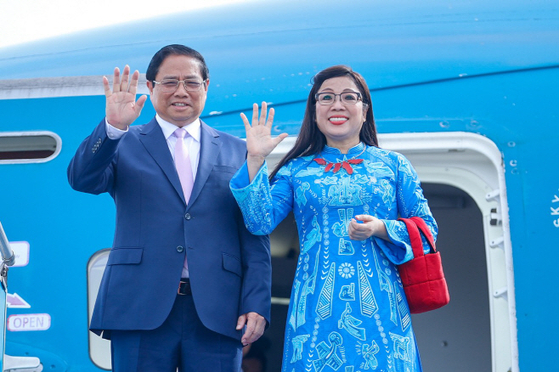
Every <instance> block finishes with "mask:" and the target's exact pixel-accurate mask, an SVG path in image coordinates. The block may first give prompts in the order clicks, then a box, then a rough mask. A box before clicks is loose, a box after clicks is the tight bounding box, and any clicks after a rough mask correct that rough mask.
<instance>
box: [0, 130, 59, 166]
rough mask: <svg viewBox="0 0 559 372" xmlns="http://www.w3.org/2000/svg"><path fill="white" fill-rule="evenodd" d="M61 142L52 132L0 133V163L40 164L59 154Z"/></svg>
mask: <svg viewBox="0 0 559 372" xmlns="http://www.w3.org/2000/svg"><path fill="white" fill-rule="evenodd" d="M61 145H62V140H61V139H60V137H59V136H58V135H56V134H55V133H52V132H46V131H41V132H4V133H2V132H0V163H42V162H46V161H49V160H52V159H54V158H55V157H56V156H57V155H58V154H59V153H60V147H61Z"/></svg>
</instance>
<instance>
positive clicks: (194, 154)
mask: <svg viewBox="0 0 559 372" xmlns="http://www.w3.org/2000/svg"><path fill="white" fill-rule="evenodd" d="M155 119H156V120H157V124H159V126H160V127H161V130H162V131H163V135H164V136H165V139H166V140H167V146H169V151H170V152H171V156H172V157H173V160H174V157H175V144H176V143H177V137H175V136H173V133H174V132H175V130H176V129H177V126H176V125H174V124H172V123H169V122H168V121H165V120H163V119H162V118H161V117H160V116H159V114H156V115H155ZM105 123H106V124H105V128H106V131H107V136H108V137H109V138H110V139H112V140H115V139H119V138H121V137H122V136H123V135H124V134H126V132H128V129H127V130H121V129H118V128H116V127H114V126H112V125H111V124H110V123H109V122H108V121H107V120H106V119H105ZM183 128H184V129H185V130H186V131H187V132H188V134H189V135H188V136H186V137H185V138H184V142H185V144H186V146H187V147H188V156H189V157H190V165H191V166H192V179H193V180H196V173H197V172H198V163H199V162H200V130H201V129H200V128H201V123H200V119H198V118H197V119H196V120H194V121H193V122H192V123H190V124H188V125H185V126H184V127H183Z"/></svg>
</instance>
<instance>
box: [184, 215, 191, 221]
mask: <svg viewBox="0 0 559 372" xmlns="http://www.w3.org/2000/svg"><path fill="white" fill-rule="evenodd" d="M191 218H192V217H191V216H190V213H187V214H185V215H184V219H185V220H189V219H191Z"/></svg>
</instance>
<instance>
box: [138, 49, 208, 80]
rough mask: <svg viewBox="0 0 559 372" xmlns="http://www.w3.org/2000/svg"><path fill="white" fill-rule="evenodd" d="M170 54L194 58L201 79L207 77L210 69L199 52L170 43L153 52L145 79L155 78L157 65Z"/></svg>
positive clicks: (206, 78) (157, 70)
mask: <svg viewBox="0 0 559 372" xmlns="http://www.w3.org/2000/svg"><path fill="white" fill-rule="evenodd" d="M170 55H182V56H187V57H191V58H194V59H195V60H197V61H198V63H199V64H200V74H201V75H202V79H203V80H204V81H205V80H208V79H209V77H210V71H209V70H208V66H207V65H206V61H205V60H204V57H202V55H201V54H200V53H198V52H197V51H195V50H194V49H192V48H189V47H187V46H184V45H180V44H171V45H167V46H164V47H163V48H161V49H159V51H158V52H157V53H155V55H154V56H153V57H152V58H151V61H150V63H149V66H148V69H147V71H146V80H147V81H154V80H155V77H156V76H157V73H158V72H159V67H160V66H161V64H162V63H163V61H164V60H165V58H167V57H168V56H170Z"/></svg>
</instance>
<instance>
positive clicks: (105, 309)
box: [68, 118, 271, 339]
mask: <svg viewBox="0 0 559 372" xmlns="http://www.w3.org/2000/svg"><path fill="white" fill-rule="evenodd" d="M200 142H201V147H200V161H199V165H198V171H197V174H196V180H195V182H194V187H193V190H192V195H191V198H190V202H189V204H188V205H186V203H185V200H184V196H183V194H182V189H181V185H180V181H179V177H178V174H177V172H176V169H175V166H174V162H173V159H172V156H171V153H170V151H169V148H168V145H167V142H166V140H165V138H164V136H163V132H162V131H161V127H160V126H159V125H158V124H157V121H156V120H155V118H154V119H153V120H152V121H151V122H150V123H148V124H145V125H140V126H131V127H130V129H129V131H128V133H126V134H125V135H124V136H123V137H122V138H121V139H118V140H111V139H110V138H108V137H107V134H106V130H105V120H103V121H102V122H101V123H100V124H99V125H98V126H97V127H96V128H95V130H94V131H93V133H92V134H91V135H90V136H89V137H88V138H86V139H85V140H84V142H82V144H81V145H80V147H79V148H78V150H77V152H76V154H75V156H74V158H73V159H72V161H71V163H70V165H69V167H68V180H69V182H70V185H71V186H72V188H74V189H76V190H78V191H83V192H87V193H92V194H100V193H103V192H108V193H110V195H111V196H112V197H113V199H114V202H115V205H116V231H115V235H114V242H113V246H112V249H111V252H110V255H109V259H108V262H107V267H106V269H105V273H104V275H103V279H102V281H101V286H100V289H99V294H98V296H97V301H96V304H95V309H94V312H93V317H92V319H91V325H90V328H91V330H92V331H94V332H95V333H97V334H101V332H103V331H109V332H105V333H104V337H110V330H150V329H154V328H157V327H158V326H160V325H161V324H162V323H163V321H164V320H165V319H166V318H167V316H168V315H169V313H170V311H171V307H172V306H173V303H174V301H175V298H176V296H177V288H178V283H179V280H180V277H181V271H182V266H183V261H184V256H185V254H186V255H187V257H188V264H189V272H190V282H191V288H192V296H193V299H194V304H195V307H196V311H197V313H198V315H199V317H200V319H201V321H202V323H203V324H204V325H205V326H206V327H207V328H209V329H211V330H213V331H215V332H218V333H220V334H223V335H226V336H230V337H233V338H236V339H240V337H241V331H236V330H235V327H236V324H237V318H238V316H239V315H241V314H245V313H248V312H251V311H254V312H257V313H258V314H260V315H262V316H263V317H264V318H265V319H266V320H267V321H268V322H269V320H270V306H271V304H270V296H271V264H270V249H269V240H268V238H267V237H259V236H254V235H252V234H250V233H249V232H248V231H247V230H246V228H245V226H244V223H243V219H242V215H241V212H240V210H239V208H238V206H237V203H236V201H235V199H234V198H233V196H232V194H231V191H230V189H229V180H230V179H231V178H232V176H233V175H234V174H235V172H236V171H237V169H238V168H239V167H240V166H241V165H242V164H243V162H244V161H245V157H246V145H245V142H244V141H242V140H240V139H238V138H236V137H234V136H231V135H229V134H226V133H223V132H220V131H217V130H215V129H213V128H211V127H209V126H208V125H206V124H204V123H202V126H201V140H200Z"/></svg>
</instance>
